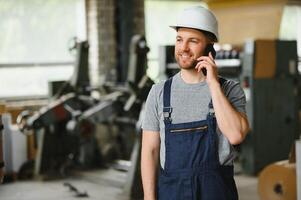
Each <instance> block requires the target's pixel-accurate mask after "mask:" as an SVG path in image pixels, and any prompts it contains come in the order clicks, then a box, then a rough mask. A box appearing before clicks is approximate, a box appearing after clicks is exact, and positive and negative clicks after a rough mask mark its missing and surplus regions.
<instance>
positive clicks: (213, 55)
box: [202, 44, 216, 76]
mask: <svg viewBox="0 0 301 200" xmlns="http://www.w3.org/2000/svg"><path fill="white" fill-rule="evenodd" d="M209 52H211V55H212V57H213V58H215V56H216V51H215V49H214V47H213V44H208V45H207V46H206V48H205V51H204V56H209ZM202 72H203V74H204V76H207V70H206V69H205V68H202Z"/></svg>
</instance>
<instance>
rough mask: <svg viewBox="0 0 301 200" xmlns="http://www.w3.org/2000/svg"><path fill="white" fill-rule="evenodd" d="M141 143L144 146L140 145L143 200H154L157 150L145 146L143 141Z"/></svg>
mask: <svg viewBox="0 0 301 200" xmlns="http://www.w3.org/2000/svg"><path fill="white" fill-rule="evenodd" d="M145 140H146V139H145ZM142 143H144V144H142V152H141V175H142V184H143V191H144V200H155V199H156V187H157V186H156V185H157V182H156V177H157V166H158V160H159V148H150V147H149V146H147V145H146V144H145V141H144V142H142Z"/></svg>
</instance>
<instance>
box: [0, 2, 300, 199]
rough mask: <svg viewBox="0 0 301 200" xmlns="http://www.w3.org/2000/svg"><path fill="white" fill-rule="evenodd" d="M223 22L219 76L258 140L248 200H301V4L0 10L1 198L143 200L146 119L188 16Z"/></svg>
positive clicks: (246, 169) (63, 5)
mask: <svg viewBox="0 0 301 200" xmlns="http://www.w3.org/2000/svg"><path fill="white" fill-rule="evenodd" d="M192 5H201V6H204V7H207V8H210V9H211V10H212V11H213V12H214V13H215V15H216V16H217V18H218V21H219V35H220V41H219V43H217V44H215V46H214V47H215V49H216V51H217V55H216V63H217V65H218V70H219V74H220V75H222V76H224V77H226V78H228V79H233V80H236V81H239V82H240V84H241V86H242V87H243V89H244V92H245V94H246V98H247V114H248V118H249V122H250V126H251V129H250V132H249V134H248V136H247V138H246V139H245V141H244V142H243V143H242V144H241V145H239V146H238V147H236V148H237V152H238V153H237V159H236V160H235V180H236V183H237V187H238V191H239V196H240V199H241V200H259V199H260V200H296V199H298V200H301V142H300V141H299V138H300V133H301V132H300V131H301V123H300V121H301V98H300V97H301V95H300V94H301V75H300V74H301V62H300V60H301V59H300V58H301V1H300V0H203V1H201V0H43V1H40V0H9V1H8V0H0V30H1V31H0V116H1V117H0V122H1V123H0V181H1V179H3V181H2V184H1V185H0V199H1V200H19V199H22V200H23V199H24V200H27V199H30V200H42V199H43V200H44V199H47V200H48V199H49V200H50V199H66V200H68V199H104V200H113V199H114V200H115V199H116V200H119V199H120V200H130V199H143V192H142V186H141V179H140V166H139V162H140V146H141V143H140V139H141V128H140V127H141V116H142V115H143V111H144V102H145V100H146V97H147V94H148V92H149V90H150V88H151V86H152V84H154V83H156V82H158V81H161V80H165V79H167V78H168V77H170V76H172V75H173V74H175V73H177V72H178V70H179V69H178V66H177V64H176V61H175V59H174V56H173V51H174V42H175V36H176V33H175V31H174V30H173V29H171V28H169V25H170V24H172V23H173V22H175V20H176V15H177V13H178V12H179V11H181V10H182V9H184V8H186V7H189V6H192Z"/></svg>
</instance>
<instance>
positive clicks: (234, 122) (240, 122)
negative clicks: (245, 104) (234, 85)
mask: <svg viewBox="0 0 301 200" xmlns="http://www.w3.org/2000/svg"><path fill="white" fill-rule="evenodd" d="M209 88H210V91H211V96H212V103H213V106H214V111H215V116H216V120H217V124H218V127H219V128H220V130H221V132H222V133H223V134H224V135H225V136H226V137H227V138H228V140H229V142H230V143H231V144H239V143H241V142H242V140H243V139H244V137H245V135H246V133H247V131H248V128H249V126H248V121H247V119H246V117H245V116H243V114H241V113H239V112H238V111H236V110H235V109H234V108H233V107H232V105H231V104H230V102H229V100H228V99H227V97H226V96H225V95H224V93H223V91H222V88H221V86H220V84H219V83H218V82H216V83H212V84H210V85H209Z"/></svg>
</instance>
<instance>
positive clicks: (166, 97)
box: [163, 78, 172, 124]
mask: <svg viewBox="0 0 301 200" xmlns="http://www.w3.org/2000/svg"><path fill="white" fill-rule="evenodd" d="M171 83H172V78H169V79H168V80H166V81H165V83H164V90H163V116H164V123H165V124H166V123H168V124H170V123H171V113H172V107H171V106H170V93H171Z"/></svg>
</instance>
